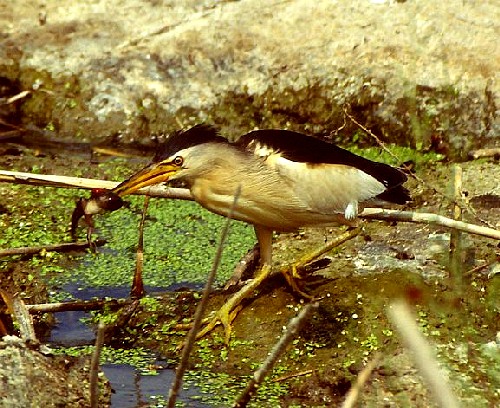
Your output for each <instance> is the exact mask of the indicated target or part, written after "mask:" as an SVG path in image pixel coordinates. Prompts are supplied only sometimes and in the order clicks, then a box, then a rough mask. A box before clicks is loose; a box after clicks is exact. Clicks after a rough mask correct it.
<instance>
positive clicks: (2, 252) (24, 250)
mask: <svg viewBox="0 0 500 408" xmlns="http://www.w3.org/2000/svg"><path fill="white" fill-rule="evenodd" d="M105 243H106V241H104V240H102V239H98V240H97V241H95V242H92V246H103V245H104V244H105ZM89 247H90V244H89V243H88V242H80V243H77V242H65V243H62V244H53V245H40V246H33V247H20V248H8V249H0V258H1V257H3V256H12V255H35V254H39V253H40V252H43V251H46V252H68V251H82V250H84V249H86V248H89Z"/></svg>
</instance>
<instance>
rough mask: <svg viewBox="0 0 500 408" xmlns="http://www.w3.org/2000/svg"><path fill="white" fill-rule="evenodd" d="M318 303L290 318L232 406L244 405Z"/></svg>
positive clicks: (306, 306) (239, 407)
mask: <svg viewBox="0 0 500 408" xmlns="http://www.w3.org/2000/svg"><path fill="white" fill-rule="evenodd" d="M318 305H319V303H318V302H314V303H308V304H307V305H305V306H304V307H303V308H302V309H301V310H300V312H299V314H298V315H297V316H296V317H294V318H293V319H292V320H290V323H288V326H287V328H286V331H285V333H284V334H283V336H281V338H280V339H279V341H278V342H277V343H276V344H275V345H274V347H273V348H272V350H271V352H270V353H269V355H268V357H267V358H266V360H265V361H264V362H263V363H262V365H261V366H260V367H259V369H258V370H257V371H255V372H254V373H253V378H252V379H251V380H250V381H249V382H248V384H247V386H246V388H245V390H244V391H243V393H242V394H241V395H240V396H239V397H238V399H237V400H236V402H235V403H234V405H233V408H241V407H246V406H247V404H248V403H249V402H250V399H251V398H252V396H253V395H254V394H255V392H256V391H257V388H258V387H259V385H260V384H261V383H262V381H263V380H264V378H265V377H266V375H267V373H268V372H269V371H270V370H271V369H272V368H273V367H274V365H275V364H276V361H277V360H278V358H279V357H280V355H281V354H282V353H283V351H285V348H286V347H287V346H288V344H289V343H290V342H291V341H292V339H293V338H294V337H295V336H296V335H297V333H298V332H299V329H300V327H301V325H302V323H303V322H304V320H305V319H306V318H307V317H308V316H309V314H310V313H311V312H312V310H313V309H317V308H318Z"/></svg>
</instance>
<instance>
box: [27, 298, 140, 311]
mask: <svg viewBox="0 0 500 408" xmlns="http://www.w3.org/2000/svg"><path fill="white" fill-rule="evenodd" d="M132 302H133V301H132V300H131V299H111V300H104V299H97V300H77V301H74V302H60V303H40V304H37V305H26V308H27V309H28V311H29V312H30V313H55V312H70V311H84V312H88V311H90V310H101V309H102V308H104V307H105V306H106V307H109V308H119V307H122V306H125V305H128V304H131V303H132Z"/></svg>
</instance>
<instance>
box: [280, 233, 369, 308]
mask: <svg viewBox="0 0 500 408" xmlns="http://www.w3.org/2000/svg"><path fill="white" fill-rule="evenodd" d="M360 232H361V228H353V229H350V230H347V231H346V232H344V233H343V234H340V235H339V236H337V237H335V239H333V240H332V241H330V242H328V243H326V244H325V245H323V246H322V247H320V248H318V249H316V250H315V251H313V252H310V253H308V254H306V255H304V256H303V257H302V258H300V259H299V260H298V261H297V262H295V263H293V264H292V265H290V266H289V267H287V268H284V269H282V270H281V273H282V274H283V276H284V277H285V279H286V281H287V283H288V285H289V286H290V288H292V290H293V291H294V292H295V293H297V294H298V295H299V296H302V297H303V298H305V299H313V298H314V297H313V296H311V295H310V294H309V293H307V292H305V291H304V290H303V289H302V288H301V285H299V283H298V282H299V281H300V280H302V279H303V277H302V276H301V274H300V272H299V271H300V270H301V269H304V268H305V267H306V266H307V265H308V264H309V263H311V262H312V261H314V260H315V259H316V258H318V257H320V256H321V255H324V254H326V253H327V252H329V251H331V250H332V249H333V248H335V247H337V246H339V245H341V244H343V243H344V242H346V241H348V240H350V239H352V238H354V237H356V236H357V235H358V234H359V233H360Z"/></svg>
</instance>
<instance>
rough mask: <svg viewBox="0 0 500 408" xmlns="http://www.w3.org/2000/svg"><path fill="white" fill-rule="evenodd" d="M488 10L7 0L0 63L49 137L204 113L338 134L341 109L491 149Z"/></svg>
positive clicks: (430, 138) (496, 15)
mask: <svg viewBox="0 0 500 408" xmlns="http://www.w3.org/2000/svg"><path fill="white" fill-rule="evenodd" d="M40 13H42V18H40V16H39V14H40ZM44 16H46V20H44ZM44 21H45V23H44V24H41V22H42V23H43V22H44ZM498 21H500V7H499V5H498V2H497V1H495V0H484V1H481V2H472V1H462V0H450V1H447V2H435V1H433V0H420V1H406V2H394V1H389V0H388V1H383V0H359V1H354V2H353V1H351V0H338V1H332V0H319V1H316V2H310V1H306V0H296V1H277V0H276V1H259V0H248V1H234V2H216V1H204V2H199V1H188V2H186V1H141V0H111V1H109V0H96V1H92V2H88V1H83V0H76V1H73V2H71V3H70V4H69V3H67V2H64V3H59V2H49V3H48V4H47V5H46V6H45V7H44V8H41V7H37V6H35V5H33V4H26V2H7V3H6V4H4V5H3V6H0V27H2V29H1V32H2V33H1V34H2V35H1V37H0V68H1V71H0V72H3V76H5V77H7V78H9V79H10V80H17V81H19V82H18V83H19V84H20V88H21V89H27V90H33V93H32V94H31V97H30V98H29V99H28V100H26V101H25V102H24V103H23V105H22V108H21V109H22V110H21V113H20V114H21V115H23V119H22V122H23V123H25V124H27V123H35V124H36V125H38V126H41V127H45V126H47V125H49V126H50V127H53V128H54V129H55V130H56V131H58V132H59V134H60V135H62V136H70V137H75V136H78V137H79V138H82V139H86V140H94V141H99V140H102V139H105V138H107V137H109V136H110V135H118V136H119V138H120V139H122V140H125V141H131V140H137V139H143V140H144V139H145V138H149V137H150V134H151V133H153V132H160V131H164V130H172V129H174V128H179V127H184V126H189V125H191V124H194V123H197V122H200V121H208V122H212V123H215V124H217V125H219V126H221V127H222V128H223V130H224V131H225V133H228V134H230V135H231V134H233V135H237V134H239V133H240V132H244V131H248V130H250V129H252V128H254V127H290V128H294V129H296V130H301V131H306V132H308V133H311V134H322V135H332V136H333V138H334V140H335V141H337V142H346V141H347V138H350V137H351V135H352V134H353V133H354V132H356V131H359V130H360V128H359V127H358V125H356V124H355V123H354V122H352V121H351V120H350V119H349V117H346V116H345V114H344V110H345V111H347V112H348V113H349V114H350V115H352V116H353V117H354V118H355V119H356V121H358V122H359V123H361V124H362V125H364V126H366V127H368V128H370V129H372V131H373V132H375V133H376V134H377V135H378V136H380V137H381V138H382V139H383V140H385V141H390V142H397V143H404V144H409V145H413V146H417V147H420V146H422V147H424V148H426V147H429V146H438V145H445V146H446V148H447V149H448V148H449V149H451V152H452V154H454V155H458V156H462V155H464V154H466V152H467V150H468V149H470V148H472V147H478V146H484V145H494V144H498V130H499V127H500V124H499V121H498V106H499V101H500V99H499V85H498V75H499V72H500V69H499V68H500V52H499V47H498V34H499V27H500V26H499V23H498ZM340 128H342V130H341V132H337V130H338V129H340ZM364 137H366V136H364Z"/></svg>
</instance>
